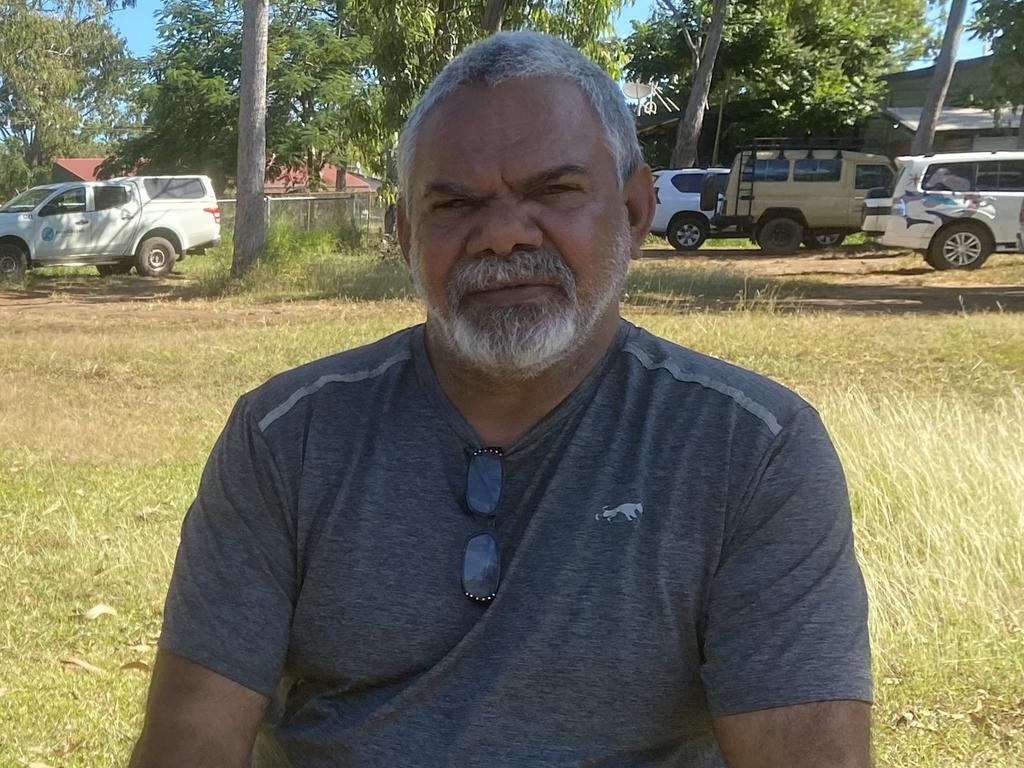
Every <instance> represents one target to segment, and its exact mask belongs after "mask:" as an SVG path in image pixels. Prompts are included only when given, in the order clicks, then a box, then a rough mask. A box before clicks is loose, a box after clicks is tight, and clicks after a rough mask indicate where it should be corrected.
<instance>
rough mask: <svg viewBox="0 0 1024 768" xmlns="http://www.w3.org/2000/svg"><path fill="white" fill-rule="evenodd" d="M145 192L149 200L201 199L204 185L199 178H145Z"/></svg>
mask: <svg viewBox="0 0 1024 768" xmlns="http://www.w3.org/2000/svg"><path fill="white" fill-rule="evenodd" d="M143 183H144V184H145V185H146V194H147V195H149V199H150V200H160V199H165V200H167V199H169V200H202V199H203V198H204V197H206V187H205V186H203V182H202V180H200V179H196V178H191V179H146V180H145V181H144V182H143Z"/></svg>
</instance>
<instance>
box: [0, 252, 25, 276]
mask: <svg viewBox="0 0 1024 768" xmlns="http://www.w3.org/2000/svg"><path fill="white" fill-rule="evenodd" d="M27 268H28V259H26V258H25V252H24V251H23V250H22V249H21V248H19V247H18V246H16V245H14V243H0V282H2V281H4V280H10V281H12V282H13V281H15V280H21V278H22V277H24V276H25V270H26V269H27Z"/></svg>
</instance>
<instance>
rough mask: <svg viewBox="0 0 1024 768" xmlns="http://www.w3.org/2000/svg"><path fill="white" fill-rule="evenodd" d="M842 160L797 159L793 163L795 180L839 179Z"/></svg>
mask: <svg viewBox="0 0 1024 768" xmlns="http://www.w3.org/2000/svg"><path fill="white" fill-rule="evenodd" d="M842 172H843V161H842V160H814V159H803V160H797V161H796V162H795V163H794V164H793V181H839V177H840V175H841V174H842Z"/></svg>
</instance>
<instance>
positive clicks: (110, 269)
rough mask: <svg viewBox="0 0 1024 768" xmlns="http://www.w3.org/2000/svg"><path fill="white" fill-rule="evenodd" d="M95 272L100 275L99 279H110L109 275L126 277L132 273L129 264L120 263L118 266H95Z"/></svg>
mask: <svg viewBox="0 0 1024 768" xmlns="http://www.w3.org/2000/svg"><path fill="white" fill-rule="evenodd" d="M96 271H97V272H99V273H100V277H110V275H127V274H128V273H129V272H131V271H132V265H131V263H130V262H129V263H127V264H126V263H125V262H123V261H122V262H121V263H120V264H97V265H96Z"/></svg>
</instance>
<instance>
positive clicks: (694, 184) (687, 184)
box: [672, 173, 704, 193]
mask: <svg viewBox="0 0 1024 768" xmlns="http://www.w3.org/2000/svg"><path fill="white" fill-rule="evenodd" d="M703 178H704V174H702V173H677V174H676V175H675V176H673V177H672V186H673V187H675V188H676V189H678V190H679V191H680V192H686V193H691V192H696V193H699V192H700V183H701V181H702V180H703Z"/></svg>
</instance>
